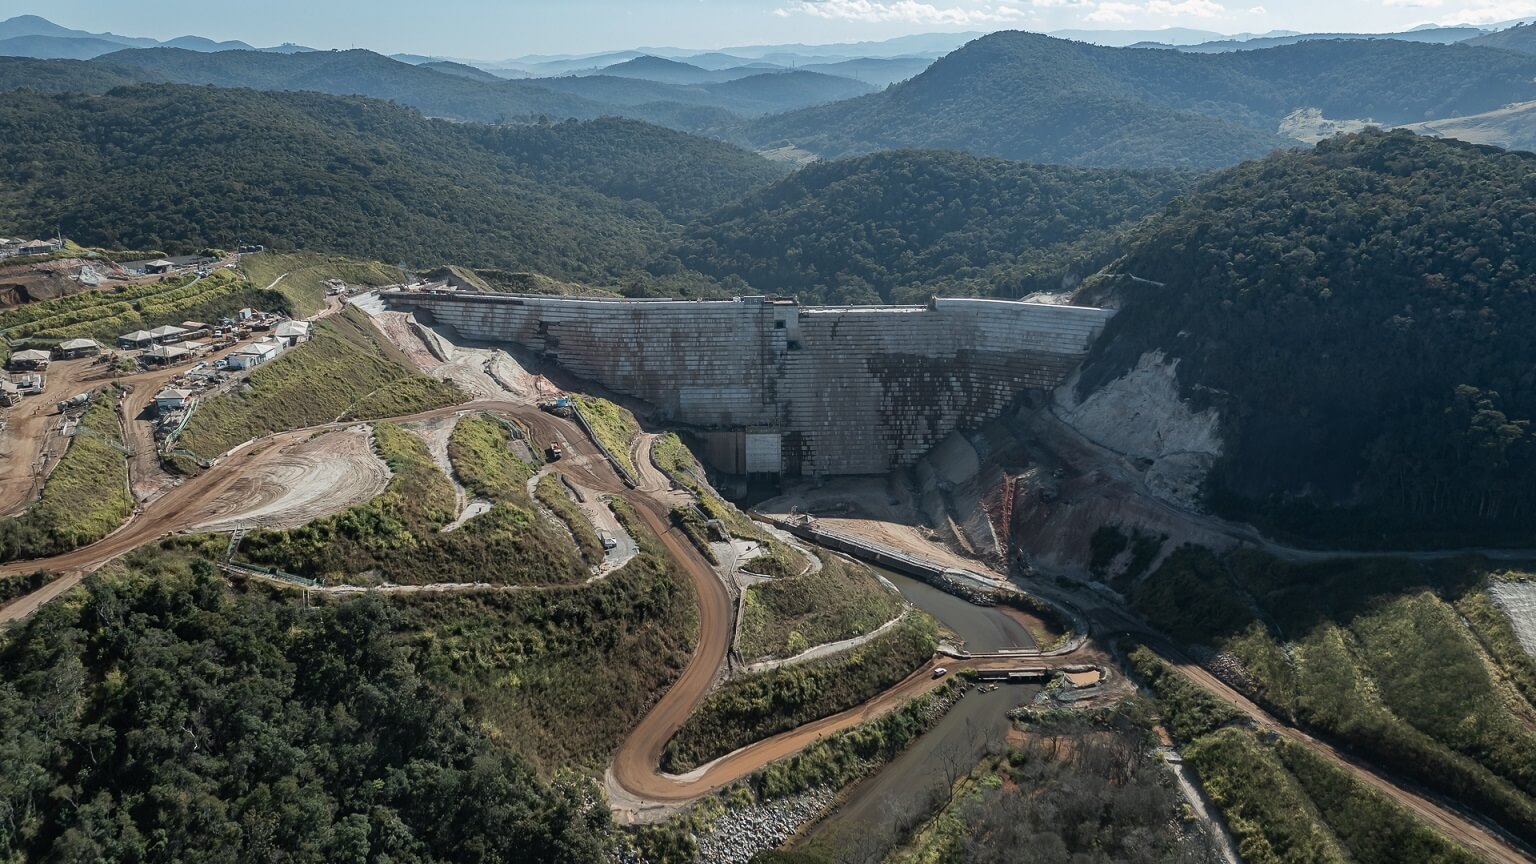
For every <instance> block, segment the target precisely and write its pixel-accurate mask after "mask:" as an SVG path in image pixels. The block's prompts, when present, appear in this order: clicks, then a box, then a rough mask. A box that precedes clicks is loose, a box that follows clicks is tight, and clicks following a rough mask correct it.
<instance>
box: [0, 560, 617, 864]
mask: <svg viewBox="0 0 1536 864" xmlns="http://www.w3.org/2000/svg"><path fill="white" fill-rule="evenodd" d="M112 570H113V572H111V573H109V574H106V575H102V576H97V577H93V578H92V579H91V580H90V581H89V582H88V583H87V585H86V587H85V589H84V590H82V591H80V592H78V593H77V594H76V595H75V596H74V597H73V598H71V600H70V601H67V602H60V603H54V604H52V605H50V606H48V607H46V608H44V609H43V610H42V611H41V612H39V613H38V614H37V616H35V617H34V618H33V619H32V620H30V621H29V622H27V623H26V624H25V625H23V626H22V627H21V628H20V629H18V630H16V631H13V632H14V634H15V635H14V636H10V637H7V638H5V639H4V640H3V641H0V673H3V679H4V681H5V683H4V685H3V686H0V753H3V754H4V756H3V763H0V764H3V765H4V767H5V770H4V771H0V810H3V812H4V813H5V814H6V818H4V819H0V856H3V857H4V858H5V860H8V861H45V860H59V861H167V862H178V861H188V862H191V861H209V860H220V861H255V860H284V861H294V862H315V864H321V862H337V861H375V860H390V861H401V862H405V861H411V862H423V864H425V862H437V861H442V862H450V861H451V862H461V861H487V862H488V861H520V860H521V861H541V862H551V864H556V862H563V864H574V862H596V861H601V860H604V857H605V849H606V847H607V845H608V843H609V837H610V831H611V828H610V824H611V823H610V821H609V816H608V810H607V808H606V807H605V806H603V805H602V804H600V803H598V802H599V801H600V799H598V798H597V797H596V795H595V790H593V789H592V788H591V787H590V784H588V783H587V782H585V781H581V780H572V779H562V780H559V781H555V782H553V783H549V782H545V781H543V780H541V779H540V778H539V777H538V776H537V775H536V774H535V773H534V771H533V770H532V769H531V768H530V767H529V765H528V763H527V762H526V761H525V760H523V759H522V758H520V757H518V756H516V755H513V754H512V753H510V752H508V750H507V749H505V748H504V747H502V746H500V745H499V744H497V743H496V742H495V741H493V740H492V738H491V736H490V735H489V734H488V732H487V730H486V727H485V725H484V723H483V721H482V720H481V719H480V718H479V717H476V716H474V714H473V712H472V711H471V710H470V709H467V708H466V707H465V705H464V701H465V700H461V699H454V698H444V693H443V691H442V690H441V689H438V687H436V686H434V683H433V682H430V681H429V675H431V674H437V675H438V676H439V677H441V675H442V670H443V669H444V668H446V667H447V666H448V664H447V663H444V662H442V661H440V660H439V661H437V662H435V663H434V662H432V661H433V658H432V657H431V656H430V653H431V652H430V651H426V650H424V649H423V648H422V647H420V646H417V645H412V644H411V643H410V641H409V639H410V637H411V636H412V635H414V634H415V633H416V632H419V630H420V629H421V628H422V627H423V626H430V625H423V624H421V623H419V622H418V621H417V620H413V619H420V618H422V617H423V611H421V610H420V609H419V608H418V607H415V606H406V605H402V604H392V603H389V602H387V601H382V600H373V599H365V600H361V601H358V602H347V603H339V604H334V605H315V606H313V607H312V608H304V609H301V608H300V607H299V606H298V605H297V604H294V603H291V602H284V601H283V600H281V599H279V598H274V597H270V596H267V595H266V593H265V592H261V591H256V592H254V593H251V594H241V593H235V592H232V591H231V590H230V588H229V587H228V586H227V585H226V583H225V582H224V580H223V579H222V578H221V577H220V576H219V574H218V571H216V570H215V569H214V567H213V566H212V565H210V564H208V563H207V562H206V561H202V560H197V561H192V562H188V561H187V560H183V559H180V558H177V557H173V556H167V555H164V554H159V553H155V552H149V551H146V552H140V553H135V554H134V555H133V556H131V557H130V559H129V563H128V564H127V565H125V566H123V567H120V568H118V567H115V568H112ZM429 669H430V670H432V671H430V672H429V671H428V670H429Z"/></svg>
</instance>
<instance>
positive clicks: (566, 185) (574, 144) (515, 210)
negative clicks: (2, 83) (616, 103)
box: [0, 64, 782, 280]
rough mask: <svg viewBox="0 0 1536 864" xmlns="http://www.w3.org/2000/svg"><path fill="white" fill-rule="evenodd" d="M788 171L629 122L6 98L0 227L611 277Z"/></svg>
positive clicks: (177, 92)
mask: <svg viewBox="0 0 1536 864" xmlns="http://www.w3.org/2000/svg"><path fill="white" fill-rule="evenodd" d="M3 65H4V64H0V66H3ZM423 74H426V75H433V76H437V77H441V78H443V79H445V80H449V81H452V80H457V79H454V78H452V77H451V76H447V75H442V74H440V73H436V72H423ZM39 118H47V119H46V122H39ZM781 176H782V171H781V170H780V169H778V168H776V167H774V166H772V165H770V164H769V163H768V162H766V161H764V160H763V159H761V158H759V157H757V156H755V155H753V154H751V153H747V152H745V151H742V150H739V149H737V148H734V147H730V146H728V145H725V144H721V143H719V142H715V141H709V140H706V139H702V138H696V137H692V136H688V135H683V134H680V133H676V132H671V131H668V130H665V129H661V128H658V127H655V126H650V125H647V124H643V123H635V122H632V121H627V120H600V121H595V122H590V123H550V124H533V125H526V126H516V127H489V126H482V125H477V124H465V123H450V122H444V121H432V120H426V119H424V118H422V117H421V116H420V115H419V114H417V113H415V112H413V111H409V110H407V109H404V108H400V107H397V106H393V105H389V104H387V103H384V102H379V101H376V100H368V99H359V98H344V97H336V96H326V95H321V94H316V93H261V92H257V91H253V90H230V89H222V88H214V87H184V86H178V85H167V84H153V85H138V86H134V87H122V88H118V89H115V90H113V91H112V92H111V93H109V94H107V95H104V96H83V95H78V94H69V95H60V96H45V95H40V94H36V93H24V92H16V93H11V94H8V95H7V97H6V98H5V99H0V184H3V186H4V188H5V189H6V194H5V196H4V197H3V200H0V224H7V225H12V226H15V227H16V229H17V230H18V231H21V232H22V233H27V232H31V233H32V234H37V235H38V236H42V235H43V234H45V233H47V231H49V230H52V228H53V226H54V225H55V224H57V223H62V225H63V227H64V230H65V233H66V235H68V236H70V237H72V238H77V239H79V240H80V241H82V242H85V243H89V244H103V245H109V246H113V247H115V248H136V249H166V250H168V251H177V250H180V249H197V248H200V247H203V246H210V245H222V244H225V243H228V242H229V241H230V239H231V238H233V237H235V236H237V235H238V236H241V237H244V238H248V239H251V240H253V241H254V242H263V243H266V244H267V245H269V246H275V247H279V248H294V247H298V248H313V249H324V250H330V251H336V252H345V253H351V254H356V255H360V256H365V257H370V258H377V259H379V260H386V261H397V260H402V259H404V260H408V261H411V262H413V263H416V262H419V263H421V264H431V263H446V262H462V263H465V264H470V265H474V264H480V265H484V266H498V267H505V268H507V269H513V270H535V271H539V272H544V273H549V274H552V275H556V276H562V277H564V278H583V279H598V280H602V279H608V278H613V277H617V276H619V275H622V274H624V273H628V272H639V267H640V266H641V265H642V264H644V263H645V260H646V259H647V258H648V257H649V255H650V254H651V253H652V252H653V251H654V250H655V249H656V248H661V247H663V246H664V245H665V244H666V243H667V242H668V241H669V238H670V237H672V236H674V235H675V234H676V233H677V232H678V230H679V228H678V223H680V222H683V221H686V220H689V219H692V218H695V217H697V216H698V215H701V214H702V213H704V212H708V211H710V210H713V209H716V208H718V207H720V206H722V205H724V204H726V203H728V202H730V201H733V200H737V199H738V198H740V197H741V196H742V195H744V194H745V193H747V192H748V191H750V190H751V189H754V188H756V187H758V186H761V185H763V184H765V183H767V182H771V181H773V180H775V179H778V178H779V177H781ZM45 226H46V227H45ZM173 247H174V248H173Z"/></svg>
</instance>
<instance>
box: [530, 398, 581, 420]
mask: <svg viewBox="0 0 1536 864" xmlns="http://www.w3.org/2000/svg"><path fill="white" fill-rule="evenodd" d="M539 410H540V411H544V412H546V413H549V414H553V415H555V416H556V417H563V418H565V419H567V420H568V419H570V417H571V415H572V414H574V413H575V411H576V403H574V402H572V401H571V397H569V396H561V397H560V398H559V399H549V400H545V401H543V402H540V403H539Z"/></svg>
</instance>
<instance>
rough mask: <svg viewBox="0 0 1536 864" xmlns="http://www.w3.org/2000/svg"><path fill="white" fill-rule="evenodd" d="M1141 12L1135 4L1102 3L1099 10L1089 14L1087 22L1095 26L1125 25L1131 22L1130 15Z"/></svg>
mask: <svg viewBox="0 0 1536 864" xmlns="http://www.w3.org/2000/svg"><path fill="white" fill-rule="evenodd" d="M1140 11H1141V7H1140V6H1137V5H1136V4H1135V3H1117V2H1114V0H1110V2H1106V3H1100V4H1099V8H1097V9H1095V10H1094V11H1092V12H1090V13H1088V16H1087V20H1089V21H1092V22H1094V23H1095V24H1124V23H1125V22H1127V21H1129V20H1131V19H1130V18H1128V17H1127V16H1128V15H1131V14H1135V13H1137V12H1140Z"/></svg>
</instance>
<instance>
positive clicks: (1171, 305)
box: [1077, 131, 1536, 548]
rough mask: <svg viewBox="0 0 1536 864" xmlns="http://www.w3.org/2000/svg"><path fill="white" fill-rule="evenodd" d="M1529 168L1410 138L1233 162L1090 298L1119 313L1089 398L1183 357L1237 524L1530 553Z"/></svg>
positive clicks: (1218, 505) (1342, 143)
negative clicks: (1108, 302)
mask: <svg viewBox="0 0 1536 864" xmlns="http://www.w3.org/2000/svg"><path fill="white" fill-rule="evenodd" d="M1532 177H1536V156H1533V155H1531V154H1517V153H1506V152H1504V151H1501V150H1497V149H1495V148H1490V147H1481V146H1477V145H1471V144H1463V143H1460V142H1454V141H1440V140H1435V139H1432V138H1425V137H1422V136H1416V135H1412V134H1410V133H1408V132H1402V131H1398V132H1380V131H1376V132H1365V133H1361V134H1359V135H1353V136H1347V137H1341V138H1335V139H1332V140H1329V141H1324V142H1322V143H1320V144H1318V145H1317V147H1316V148H1315V149H1312V150H1307V151H1301V152H1289V153H1283V154H1277V155H1275V156H1272V157H1270V158H1269V159H1266V160H1264V161H1262V162H1254V163H1250V164H1246V165H1241V166H1238V167H1235V168H1232V169H1229V170H1227V171H1224V172H1221V173H1220V174H1218V175H1216V176H1215V177H1213V178H1211V179H1210V180H1208V181H1207V182H1205V183H1203V184H1201V186H1200V187H1199V188H1198V189H1196V190H1195V191H1193V192H1191V193H1188V194H1185V195H1183V196H1181V197H1180V200H1179V202H1178V204H1177V205H1176V206H1173V207H1170V208H1169V209H1168V210H1167V211H1166V212H1165V213H1163V214H1161V215H1159V216H1156V217H1153V218H1151V219H1149V220H1147V221H1146V222H1145V223H1143V224H1141V225H1140V226H1138V227H1137V228H1136V229H1135V230H1134V231H1133V232H1132V233H1131V236H1130V237H1128V238H1127V239H1126V241H1125V247H1126V248H1125V250H1124V255H1123V256H1122V257H1121V258H1120V260H1119V261H1117V262H1116V263H1115V264H1114V265H1113V266H1112V267H1110V268H1109V273H1110V274H1112V275H1109V276H1107V277H1100V278H1098V279H1096V280H1094V282H1093V283H1092V284H1091V285H1089V286H1087V287H1085V293H1086V294H1088V295H1090V296H1091V297H1092V298H1096V299H1099V300H1102V299H1104V292H1105V291H1110V292H1112V293H1114V294H1116V295H1117V296H1118V299H1119V302H1120V312H1119V313H1118V314H1117V315H1116V316H1115V318H1114V319H1113V320H1112V321H1111V322H1110V324H1109V327H1108V328H1107V329H1106V330H1105V331H1104V335H1103V337H1102V338H1101V339H1100V340H1099V341H1098V343H1096V344H1095V345H1094V349H1093V355H1092V356H1091V357H1090V359H1089V360H1088V362H1087V363H1086V364H1085V365H1084V367H1083V370H1082V375H1081V379H1080V382H1079V384H1078V385H1077V390H1078V392H1079V393H1080V394H1083V395H1087V394H1092V393H1096V392H1100V391H1103V390H1105V389H1106V388H1110V387H1112V386H1113V385H1112V384H1111V382H1114V381H1115V380H1116V379H1118V378H1119V377H1120V376H1121V375H1122V374H1123V373H1125V372H1127V371H1128V370H1130V369H1133V368H1135V367H1136V366H1137V365H1138V364H1141V363H1143V362H1145V358H1147V357H1148V355H1149V354H1152V355H1153V356H1154V357H1157V356H1160V357H1161V358H1166V360H1168V361H1176V362H1177V366H1176V367H1175V368H1174V370H1173V371H1174V373H1175V374H1176V377H1177V382H1178V385H1179V389H1180V393H1181V395H1182V396H1183V397H1184V398H1185V399H1187V400H1189V404H1190V406H1191V408H1193V409H1194V410H1197V411H1198V410H1204V409H1207V408H1211V409H1215V411H1216V412H1218V414H1219V416H1220V434H1221V441H1222V442H1223V447H1222V454H1221V456H1220V457H1219V459H1218V460H1217V462H1216V464H1215V467H1214V469H1213V470H1212V472H1211V474H1210V477H1209V479H1208V481H1207V488H1208V490H1209V493H1210V500H1209V503H1210V504H1211V505H1212V506H1213V507H1214V508H1215V509H1216V510H1217V511H1218V512H1219V513H1221V514H1222V515H1227V516H1231V517H1235V518H1239V519H1245V520H1252V521H1254V522H1256V523H1257V524H1259V525H1260V526H1261V527H1264V528H1267V529H1270V530H1272V531H1280V532H1284V535H1286V536H1291V537H1297V536H1300V537H1306V538H1312V539H1314V540H1315V539H1317V538H1327V539H1328V540H1329V541H1330V542H1333V543H1338V544H1353V543H1372V544H1377V545H1379V546H1385V547H1387V548H1400V547H1402V546H1407V545H1419V544H1432V543H1443V545H1444V546H1446V547H1450V546H1460V545H1465V546H1474V545H1481V544H1484V543H1486V544H1488V545H1495V544H1497V545H1504V544H1513V543H1518V544H1521V545H1524V544H1529V543H1531V542H1533V540H1536V532H1533V530H1532V527H1533V525H1532V522H1531V520H1530V513H1531V512H1532V508H1533V507H1536V439H1533V438H1532V435H1533V431H1532V429H1530V428H1529V427H1528V426H1527V425H1526V424H1527V422H1528V421H1530V420H1532V419H1536V389H1533V388H1532V387H1531V386H1529V384H1530V382H1531V380H1532V379H1531V341H1530V334H1531V332H1532V331H1533V330H1536V302H1533V297H1536V294H1533V285H1532V282H1533V277H1532V275H1531V272H1530V270H1529V267H1528V266H1527V262H1528V261H1529V260H1530V258H1531V254H1532V253H1531V250H1532V248H1533V243H1536V235H1533V230H1532V226H1536V197H1533V196H1532V194H1531V182H1532ZM1132 276H1134V277H1136V278H1135V279H1132V278H1130V277H1132ZM1256 346H1258V347H1257V348H1256ZM1126 395H1129V396H1130V397H1131V398H1133V399H1134V398H1137V397H1138V395H1139V394H1136V393H1128V394H1126ZM1180 446H1181V445H1180V443H1178V442H1169V443H1168V444H1167V447H1168V448H1169V449H1170V450H1177V449H1178V448H1179V447H1180ZM1344 548H1357V547H1353V546H1345V547H1344Z"/></svg>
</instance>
